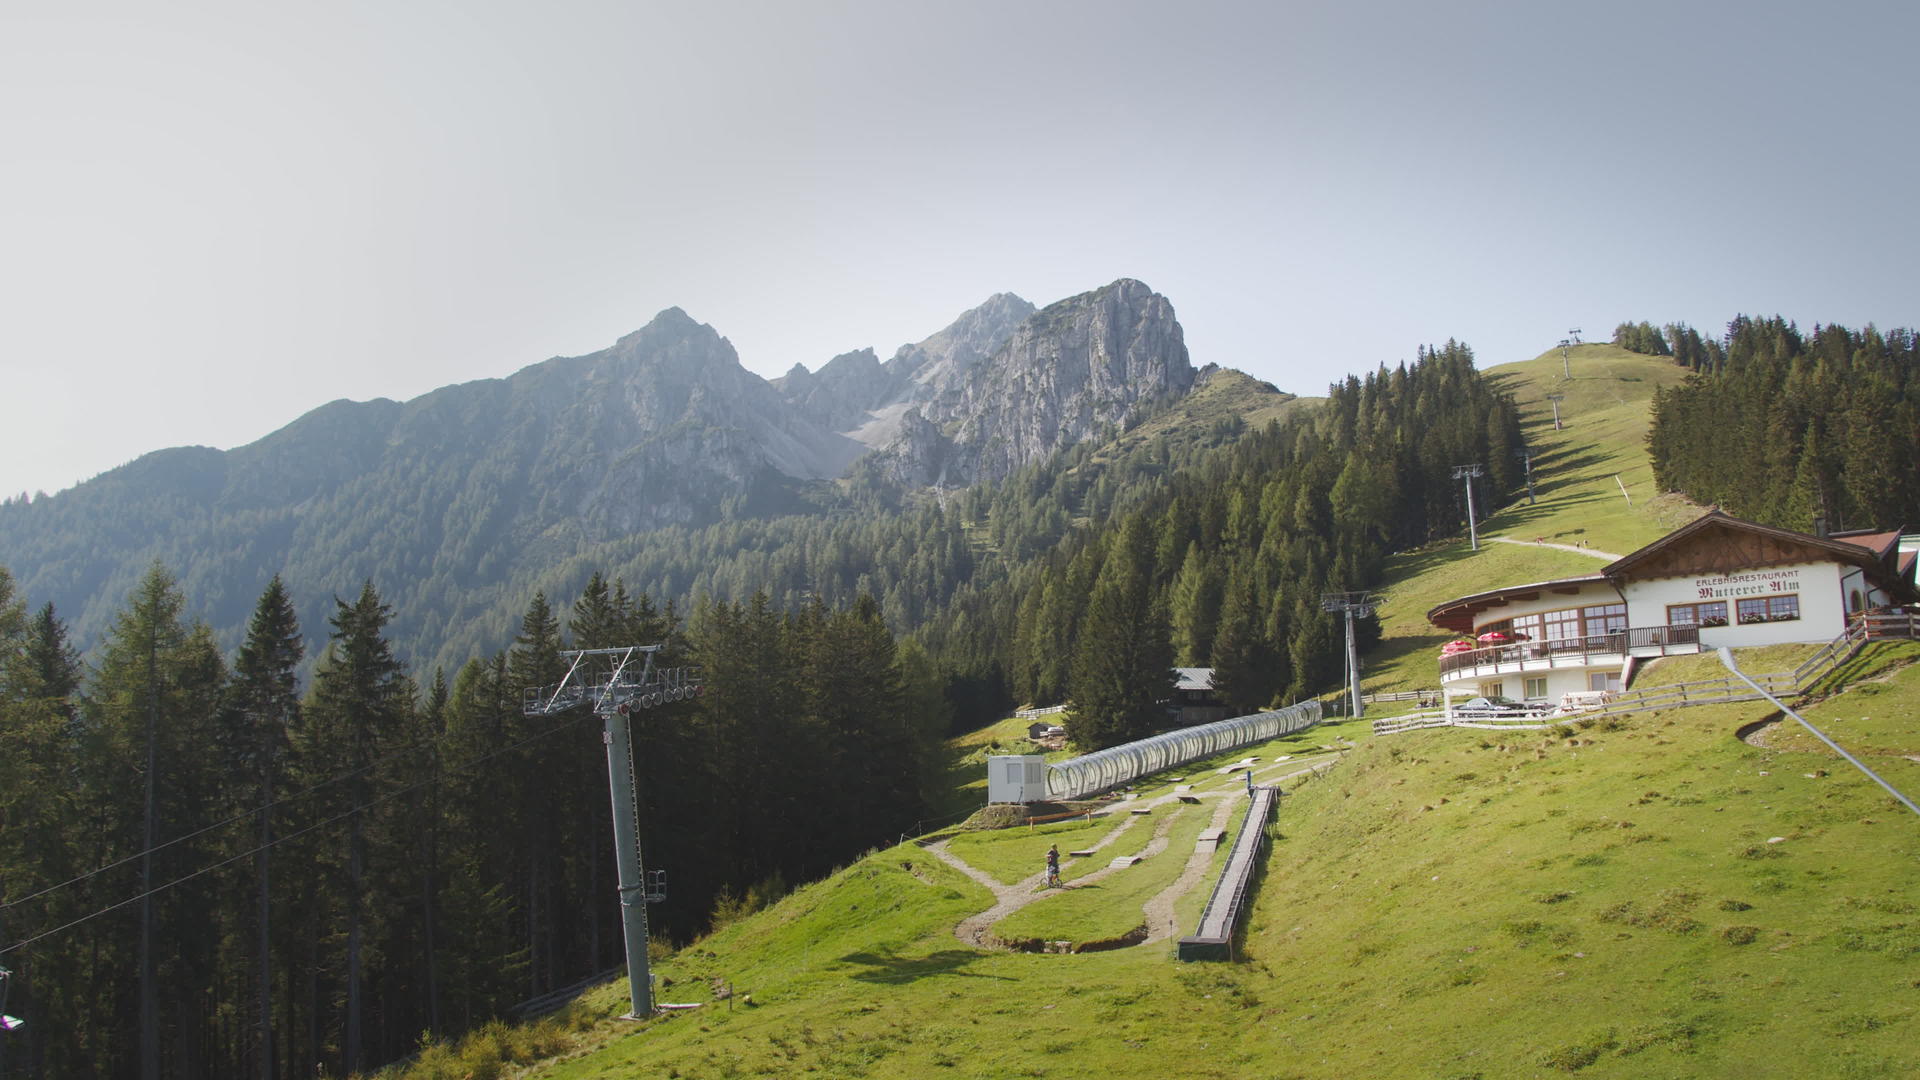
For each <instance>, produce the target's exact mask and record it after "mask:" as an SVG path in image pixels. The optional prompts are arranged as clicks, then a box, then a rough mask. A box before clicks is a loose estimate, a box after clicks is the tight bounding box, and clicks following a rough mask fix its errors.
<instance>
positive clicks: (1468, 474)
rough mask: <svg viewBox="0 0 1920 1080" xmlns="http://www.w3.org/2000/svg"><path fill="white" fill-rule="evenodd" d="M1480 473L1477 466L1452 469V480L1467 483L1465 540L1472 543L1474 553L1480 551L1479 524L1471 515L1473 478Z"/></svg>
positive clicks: (1456, 466)
mask: <svg viewBox="0 0 1920 1080" xmlns="http://www.w3.org/2000/svg"><path fill="white" fill-rule="evenodd" d="M1481 473H1482V470H1481V467H1480V466H1478V465H1455V466H1454V467H1453V478H1454V479H1455V480H1465V481H1466V482H1467V539H1468V541H1470V542H1471V543H1472V545H1473V550H1475V551H1479V550H1480V527H1479V523H1478V522H1477V521H1475V520H1474V514H1473V478H1474V477H1476V476H1479V475H1481Z"/></svg>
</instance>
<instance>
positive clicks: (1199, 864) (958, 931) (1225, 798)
mask: <svg viewBox="0 0 1920 1080" xmlns="http://www.w3.org/2000/svg"><path fill="white" fill-rule="evenodd" d="M1339 760H1340V756H1339V755H1337V754H1335V755H1330V756H1328V757H1325V758H1322V759H1320V760H1318V761H1314V762H1313V763H1311V764H1309V765H1307V766H1306V767H1305V768H1299V767H1296V763H1295V762H1276V763H1274V764H1270V765H1268V766H1267V767H1266V768H1264V769H1258V770H1255V775H1256V776H1261V775H1265V774H1270V773H1274V772H1278V771H1280V770H1282V769H1287V768H1289V767H1292V771H1291V772H1287V773H1286V774H1285V775H1282V776H1279V777H1275V778H1274V779H1273V780H1271V781H1268V782H1269V783H1278V782H1280V781H1285V780H1292V779H1295V778H1296V777H1301V776H1305V775H1307V774H1308V773H1312V772H1318V771H1320V770H1322V769H1326V768H1329V767H1331V766H1333V765H1335V764H1337V763H1338V762H1339ZM1189 794H1190V796H1191V797H1193V798H1198V799H1209V800H1212V801H1213V802H1214V803H1215V806H1214V808H1213V820H1212V822H1211V823H1210V825H1209V826H1208V827H1209V828H1215V829H1218V828H1224V827H1225V826H1226V823H1227V819H1228V818H1230V817H1232V816H1233V811H1234V807H1235V806H1236V805H1237V803H1236V802H1235V800H1234V798H1233V796H1236V795H1239V794H1241V789H1240V788H1238V787H1232V786H1228V787H1223V788H1221V789H1219V790H1217V791H1194V792H1190V793H1189ZM1178 799H1179V796H1178V795H1175V794H1172V793H1168V794H1166V795H1162V796H1160V797H1159V798H1156V799H1149V800H1146V801H1144V802H1138V803H1132V802H1127V803H1116V804H1115V808H1116V811H1117V810H1119V809H1128V810H1131V809H1133V808H1134V807H1136V806H1145V807H1151V808H1155V809H1158V808H1159V807H1161V806H1164V805H1166V804H1168V803H1173V802H1176V801H1178ZM1178 816H1179V815H1177V814H1169V815H1167V816H1165V817H1162V818H1160V819H1159V821H1158V822H1157V823H1156V828H1155V829H1154V835H1153V839H1152V840H1150V841H1148V842H1147V846H1146V847H1144V848H1142V849H1141V850H1140V852H1139V854H1140V856H1141V857H1142V858H1151V857H1153V856H1155V855H1159V854H1160V853H1162V852H1164V851H1166V850H1167V846H1168V840H1167V833H1168V832H1169V831H1170V830H1171V829H1172V828H1173V823H1174V821H1175V820H1176V819H1177V818H1178ZM1140 820H1141V819H1140V818H1138V817H1134V816H1131V815H1129V816H1128V817H1127V819H1126V820H1124V821H1122V822H1120V824H1118V825H1116V826H1115V827H1114V829H1113V831H1112V832H1110V833H1108V834H1107V835H1106V836H1105V837H1103V838H1101V840H1100V842H1099V843H1097V844H1095V845H1094V846H1093V848H1092V850H1093V851H1095V852H1099V851H1100V850H1101V849H1102V848H1106V847H1110V846H1112V845H1113V844H1114V843H1116V842H1117V841H1118V840H1119V839H1120V838H1121V837H1122V836H1125V835H1126V834H1127V833H1128V832H1130V831H1131V830H1132V829H1133V827H1134V826H1135V825H1137V824H1138V823H1139V822H1140ZM927 850H928V851H931V852H933V854H934V856H935V857H937V858H938V859H940V861H942V862H944V863H946V864H947V865H948V866H951V867H953V868H954V869H955V870H958V871H960V872H961V873H962V874H965V875H966V876H967V877H969V878H971V879H973V880H974V881H977V882H979V883H980V884H981V885H982V886H984V887H985V888H986V889H987V891H989V892H991V893H993V901H994V902H993V906H992V907H990V908H988V909H987V910H985V911H983V912H981V913H979V914H978V915H971V916H968V917H967V918H965V919H962V920H961V921H960V925H958V926H956V927H954V928H953V936H954V937H957V938H959V939H960V940H961V941H963V942H965V943H967V944H968V945H972V946H974V947H975V948H980V949H990V948H994V947H995V946H993V945H992V944H990V943H989V941H988V937H989V932H990V931H991V930H992V929H993V925H994V924H995V923H997V922H999V921H1000V920H1001V919H1004V918H1006V917H1007V916H1009V915H1011V914H1013V913H1014V912H1016V911H1019V910H1020V909H1021V908H1023V907H1026V906H1027V905H1028V904H1031V903H1033V902H1034V901H1036V900H1042V899H1045V898H1046V897H1047V896H1049V895H1051V894H1052V890H1043V889H1042V888H1041V886H1042V885H1043V884H1045V881H1046V876H1047V875H1046V871H1045V870H1041V871H1039V872H1037V873H1034V874H1031V875H1029V876H1027V877H1024V878H1021V879H1020V880H1019V881H1016V882H1014V883H1013V884H1011V885H1002V884H1001V883H1000V882H999V881H997V880H995V879H994V877H993V876H992V875H990V874H988V873H986V872H984V871H982V870H978V869H975V868H974V867H973V866H971V865H969V864H968V863H967V861H966V860H965V859H962V858H961V857H960V856H958V855H955V854H954V853H953V852H952V851H950V850H948V848H947V842H946V841H945V840H942V841H939V842H938V843H933V844H929V845H927ZM1096 857H1097V856H1096ZM1074 861H1075V860H1074V859H1072V858H1071V857H1070V856H1069V857H1068V858H1067V860H1066V861H1065V862H1063V863H1062V865H1063V866H1068V865H1072V863H1073V862H1074ZM1212 861H1213V850H1212V849H1207V850H1205V851H1202V850H1198V849H1197V848H1196V850H1195V851H1194V852H1193V854H1192V855H1190V856H1188V857H1187V865H1186V868H1185V869H1184V870H1182V871H1181V874H1180V877H1179V879H1178V880H1177V881H1175V882H1174V883H1173V884H1172V885H1169V886H1168V887H1167V888H1165V889H1163V890H1161V891H1160V892H1159V893H1157V894H1156V895H1155V896H1154V897H1153V898H1152V899H1150V900H1148V901H1147V902H1146V904H1145V905H1144V907H1143V909H1142V910H1143V914H1144V915H1145V916H1146V923H1147V937H1146V941H1148V942H1152V941H1164V940H1166V939H1167V938H1169V937H1172V936H1173V935H1174V934H1175V933H1176V932H1177V931H1178V929H1179V927H1178V926H1177V925H1176V924H1175V922H1174V906H1175V905H1176V904H1178V903H1179V901H1180V898H1181V897H1183V896H1185V895H1186V894H1187V893H1188V892H1190V891H1192V890H1193V889H1194V888H1195V887H1196V886H1198V885H1199V884H1200V882H1201V881H1202V880H1203V879H1204V878H1205V877H1206V875H1207V868H1208V865H1209V864H1210V863H1211V862H1212ZM1125 869H1126V868H1125V867H1112V866H1106V867H1102V868H1100V869H1098V870H1095V871H1093V872H1092V873H1090V874H1087V875H1085V876H1083V877H1078V878H1075V879H1074V880H1072V881H1070V882H1068V883H1067V884H1066V885H1065V886H1064V888H1067V889H1073V888H1078V887H1079V886H1081V885H1088V884H1092V883H1094V882H1097V881H1100V880H1101V879H1103V878H1105V877H1107V876H1108V875H1111V874H1117V873H1120V872H1122V871H1123V870H1125Z"/></svg>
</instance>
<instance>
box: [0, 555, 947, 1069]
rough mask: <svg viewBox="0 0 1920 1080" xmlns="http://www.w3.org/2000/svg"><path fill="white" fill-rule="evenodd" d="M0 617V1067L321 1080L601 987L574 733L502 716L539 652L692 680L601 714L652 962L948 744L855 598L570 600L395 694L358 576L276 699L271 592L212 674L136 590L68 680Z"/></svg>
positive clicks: (7, 605) (916, 653)
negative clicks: (625, 719)
mask: <svg viewBox="0 0 1920 1080" xmlns="http://www.w3.org/2000/svg"><path fill="white" fill-rule="evenodd" d="M15 593H16V590H15V587H14V585H13V582H12V579H11V577H10V576H9V575H7V574H6V573H5V571H4V570H0V948H5V949H6V950H7V951H6V953H5V954H4V955H0V966H5V967H8V968H10V969H12V970H13V972H14V978H13V980H12V986H11V991H10V995H9V999H8V1003H7V1008H8V1011H9V1012H12V1013H14V1014H15V1015H20V1016H24V1017H27V1018H29V1021H30V1022H29V1024H28V1025H27V1026H26V1027H25V1028H23V1029H21V1030H20V1031H18V1032H14V1033H12V1034H10V1035H7V1036H4V1037H0V1038H4V1039H5V1042H4V1043H0V1054H4V1055H5V1057H4V1058H0V1069H4V1070H5V1075H9V1076H43V1075H45V1076H79V1075H90V1076H105V1077H136V1076H138V1077H147V1076H178V1077H199V1076H236V1077H238V1076H259V1077H295V1076H299V1077H304V1076H315V1075H320V1074H322V1073H326V1074H331V1075H340V1074H342V1073H344V1072H347V1071H351V1070H354V1069H362V1068H368V1067H371V1066H375V1065H379V1064H381V1063H384V1062H387V1061H390V1060H393V1059H395V1058H397V1057H400V1056H403V1055H404V1054H406V1053H408V1052H409V1051H410V1050H411V1049H412V1048H413V1047H414V1046H415V1045H417V1042H418V1040H419V1039H420V1038H421V1037H422V1035H423V1034H453V1033H457V1032H460V1031H463V1030H466V1029H469V1028H471V1027H473V1026H475V1025H476V1024H478V1023H480V1022H482V1021H484V1020H486V1019H488V1018H491V1017H494V1016H498V1015H501V1014H502V1012H503V1010H505V1009H507V1008H508V1007H510V1006H511V1005H512V1004H513V1003H515V1002H518V1001H522V1000H525V999H528V998H530V997H533V996H536V995H538V994H540V993H543V992H545V991H547V990H550V989H553V988H555V987H558V986H564V985H567V984H570V983H572V982H574V981H576V980H578V979H580V978H582V977H583V976H586V975H589V974H593V973H597V972H602V971H605V970H608V969H609V968H612V967H614V966H616V965H617V964H618V963H619V962H620V958H621V956H622V939H621V936H620V935H621V929H620V922H619V919H618V908H617V904H616V903H615V902H614V898H615V871H614V865H613V863H614V860H613V852H612V850H611V837H612V830H611V824H610V819H609V816H608V815H609V807H608V802H607V796H606V790H607V787H606V770H607V767H608V766H607V763H606V759H605V753H604V748H603V745H602V740H601V738H600V735H599V732H598V730H597V729H598V727H599V721H598V720H597V718H595V717H592V716H591V715H585V714H584V710H575V711H573V712H571V713H567V714H562V715H560V716H557V717H539V716H536V717H527V716H524V715H523V710H522V699H523V696H524V695H525V694H526V692H527V691H528V690H529V689H530V688H537V687H541V686H548V685H551V684H553V683H556V682H558V681H559V680H560V678H561V677H562V674H563V673H564V671H565V664H564V660H563V657H562V656H561V655H560V653H561V651H562V650H563V649H564V648H569V647H580V648H598V647H612V646H618V645H630V644H653V643H664V644H665V646H666V648H665V649H664V650H663V652H662V653H661V654H659V662H660V663H663V664H666V665H683V664H694V665H697V666H699V667H700V668H701V669H702V670H703V671H704V673H705V680H706V691H705V693H704V695H703V696H702V697H700V698H699V699H697V700H694V701H688V702H682V703H677V704H673V705H668V706H665V707H661V708H657V709H652V710H647V711H646V712H644V713H642V714H639V715H637V716H636V717H635V718H634V722H633V737H634V760H633V763H632V768H633V770H634V774H635V776H636V779H637V780H638V783H639V788H640V791H641V793H642V795H643V803H644V805H643V807H642V824H641V836H642V839H643V843H644V845H645V851H646V857H647V865H648V866H649V867H651V868H656V869H665V870H667V871H668V874H669V897H668V902H666V903H665V904H663V905H661V906H660V907H659V908H658V909H656V912H655V913H654V916H653V923H654V926H655V928H656V932H657V933H659V934H661V935H663V936H668V937H677V938H680V939H683V940H684V939H685V938H686V937H688V936H689V935H691V934H693V933H695V932H697V931H699V930H701V929H703V928H705V926H706V925H707V923H708V919H709V916H710V914H711V913H712V912H713V911H714V910H715V908H716V900H717V901H718V904H717V907H718V908H719V909H720V910H721V911H722V912H733V911H738V910H741V909H742V908H743V907H745V906H750V905H751V904H753V903H757V902H759V901H760V900H762V899H764V898H767V897H770V896H773V895H777V894H778V893H779V892H781V891H784V885H783V884H782V883H783V882H785V881H798V880H804V879H807V878H811V877H816V876H818V875H820V874H822V873H824V872H826V871H827V870H829V869H831V868H832V867H833V866H834V865H835V864H837V863H840V862H844V861H845V860H847V859H849V858H851V857H852V856H854V855H855V854H857V853H858V852H859V851H860V850H862V849H864V848H866V847H869V846H872V845H874V844H877V843H881V842H891V841H892V840H894V839H896V838H897V836H898V835H899V833H900V832H902V831H904V830H907V829H910V828H912V827H913V826H914V824H915V823H916V820H917V819H918V818H919V817H921V816H922V814H923V811H922V806H923V801H924V800H923V792H924V790H926V788H927V784H928V778H929V777H930V776H931V775H932V770H933V768H934V763H935V762H936V760H937V756H936V755H935V754H934V753H933V750H934V748H935V747H936V746H937V745H938V741H939V739H940V738H941V736H943V735H944V733H945V730H946V727H947V723H948V721H947V717H946V715H945V703H944V699H943V698H942V696H941V693H940V686H939V682H938V679H937V675H936V673H935V670H934V668H933V666H932V664H931V663H930V662H929V661H928V659H927V658H926V656H925V654H924V653H923V652H921V651H920V650H919V649H918V648H917V647H916V646H913V645H910V644H909V645H906V646H898V645H896V643H895V640H894V638H893V635H892V633H891V632H890V631H889V630H888V629H887V627H886V625H885V623H884V621H883V620H882V619H881V617H880V615H879V612H878V608H877V606H876V605H875V604H874V603H873V602H872V600H871V599H867V598H858V599H856V600H855V601H854V602H853V603H851V604H849V605H847V606H845V607H843V608H838V609H833V608H829V607H828V606H826V604H825V603H824V602H822V601H818V600H816V601H814V602H812V603H810V604H807V605H805V606H803V607H802V608H801V609H800V610H798V611H796V612H793V613H791V614H786V613H780V612H778V611H776V610H775V608H774V607H773V605H772V604H771V603H770V602H769V601H768V599H767V598H766V597H765V596H764V595H762V596H757V597H754V598H751V599H750V600H748V601H747V602H744V603H708V604H703V605H701V606H699V607H697V608H696V609H695V610H694V611H693V612H692V616H691V618H690V619H688V620H687V621H686V625H684V626H682V625H681V619H680V618H679V616H678V615H677V614H676V612H675V611H674V610H673V608H672V607H671V606H668V607H667V608H665V609H664V610H663V609H657V608H656V607H655V606H654V605H653V603H652V602H651V600H650V599H649V598H648V597H647V596H645V595H637V596H630V595H629V594H628V593H627V592H626V590H625V588H624V586H623V585H621V584H620V583H618V582H615V583H612V584H611V585H610V584H609V583H608V582H606V581H605V580H604V579H603V578H599V577H595V578H593V579H591V580H590V582H589V583H588V586H587V588H586V589H584V590H583V591H582V593H581V595H580V596H579V598H578V600H577V601H576V603H575V604H574V605H573V607H572V609H571V612H570V614H569V616H568V617H567V618H566V620H565V627H564V630H563V628H562V625H561V623H562V620H561V618H560V617H559V616H558V615H556V613H555V612H554V611H553V610H552V609H551V608H550V606H549V605H548V603H547V601H546V599H545V598H544V597H543V596H538V595H536V597H535V598H534V601H533V602H532V603H531V604H530V605H529V607H528V610H527V611H526V613H525V615H524V617H523V619H522V624H521V632H520V634H519V635H518V637H517V638H516V640H515V642H514V644H513V646H512V647H511V648H509V649H506V650H502V651H500V652H497V653H495V654H493V655H491V656H489V657H485V658H480V659H475V660H473V661H471V662H469V663H468V664H466V665H465V666H464V667H463V668H462V669H461V670H460V672H459V673H458V675H457V676H456V677H455V679H454V680H453V681H452V683H451V685H449V683H448V682H447V680H446V679H444V678H443V677H442V676H440V675H439V674H436V675H435V676H434V678H433V679H432V680H431V682H430V683H429V684H428V685H427V686H426V687H425V688H424V690H423V689H422V688H420V687H418V686H416V684H415V683H414V681H413V680H412V679H411V678H410V677H409V676H408V674H407V672H406V671H405V670H404V669H403V668H402V666H401V665H400V664H399V662H398V661H397V660H396V659H395V656H394V652H393V650H392V648H391V646H390V644H389V641H388V639H387V636H386V630H387V627H388V624H389V621H390V617H391V612H390V610H389V609H388V607H387V605H386V604H385V603H383V602H382V600H381V598H380V596H379V594H378V593H377V592H376V591H375V589H374V588H373V586H372V585H370V584H369V585H366V586H365V587H363V589H362V590H361V592H360V593H359V595H358V596H357V597H356V598H355V599H354V600H352V601H351V602H348V601H336V604H335V611H334V614H333V617H332V619H330V620H329V623H328V637H327V642H326V645H325V647H324V649H323V650H322V657H321V660H320V663H319V666H318V668H317V672H316V674H315V676H314V678H313V679H312V681H311V684H310V685H309V687H308V688H307V690H306V692H305V693H304V694H302V693H300V691H299V684H298V681H297V678H296V675H297V672H298V670H299V669H300V667H301V664H302V659H303V652H304V645H303V639H302V635H301V628H300V626H299V624H298V621H297V619H296V618H295V616H294V613H293V608H292V606H291V604H290V603H289V602H288V598H287V595H286V590H285V588H284V587H283V586H282V585H281V583H280V582H279V581H278V579H274V580H273V581H272V582H270V584H269V585H268V587H267V589H266V590H265V592H264V593H263V594H262V595H261V597H260V599H259V601H258V604H257V606H256V609H255V612H254V616H253V618H252V620H251V622H250V624H249V628H248V634H247V637H246V640H245V642H244V643H243V644H242V645H241V647H240V648H239V650H238V651H237V653H236V654H235V655H234V656H233V657H232V658H231V661H229V660H228V659H227V658H226V657H223V655H222V654H221V652H220V650H219V649H218V648H217V647H216V645H215V644H214V641H213V638H212V635H211V633H210V632H209V631H208V629H207V627H206V626H205V624H204V623H200V622H196V621H191V620H188V619H186V618H185V617H184V616H183V612H184V611H185V610H186V609H187V599H186V597H185V596H184V595H183V593H182V592H181V590H180V589H179V587H178V586H177V584H176V583H175V582H174V581H173V580H172V579H171V577H170V576H169V575H168V573H167V572H166V571H165V570H164V569H163V568H161V567H159V566H155V567H153V568H151V569H150V570H149V572H148V573H147V575H146V576H145V577H144V578H143V579H142V580H141V582H140V584H139V586H138V587H137V588H136V589H135V590H134V592H133V593H132V595H131V596H130V597H129V599H128V602H127V605H126V607H125V608H124V609H123V610H122V612H121V613H120V615H119V616H118V617H117V618H116V619H115V621H114V623H113V626H112V628H111V630H110V632H109V634H108V636H107V639H106V641H105V642H104V643H103V644H102V647H101V649H100V651H99V653H98V654H97V660H96V661H95V662H94V663H92V664H91V665H82V664H81V662H80V660H79V659H78V657H77V656H76V655H75V653H74V651H73V649H72V648H71V647H70V646H69V645H68V643H67V631H66V628H65V626H64V625H63V624H62V622H61V620H60V619H59V618H58V617H57V616H56V614H55V612H54V610H53V608H52V606H51V605H46V606H43V607H41V608H39V610H38V611H37V613H34V614H31V615H29V614H28V612H27V609H26V605H25V602H24V599H23V598H21V597H19V596H17V595H15ZM269 1033H270V1034H269Z"/></svg>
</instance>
